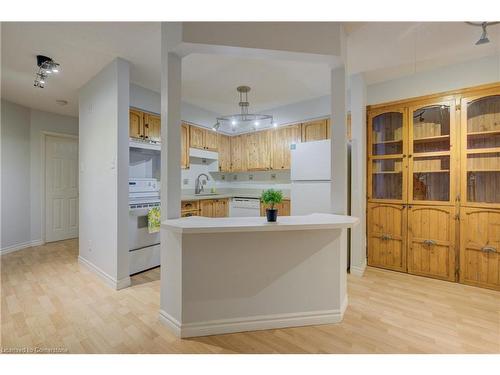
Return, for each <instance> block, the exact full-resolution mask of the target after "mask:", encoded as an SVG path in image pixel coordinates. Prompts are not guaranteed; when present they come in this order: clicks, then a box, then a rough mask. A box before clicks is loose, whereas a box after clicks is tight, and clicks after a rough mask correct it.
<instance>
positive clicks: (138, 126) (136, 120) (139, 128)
mask: <svg viewBox="0 0 500 375" xmlns="http://www.w3.org/2000/svg"><path fill="white" fill-rule="evenodd" d="M129 137H130V138H137V139H143V138H144V122H143V113H142V112H141V111H137V110H135V109H131V110H130V111H129Z"/></svg>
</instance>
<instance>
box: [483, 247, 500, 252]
mask: <svg viewBox="0 0 500 375" xmlns="http://www.w3.org/2000/svg"><path fill="white" fill-rule="evenodd" d="M481 251H482V252H483V253H496V252H497V249H496V247H493V246H483V247H482V248H481Z"/></svg>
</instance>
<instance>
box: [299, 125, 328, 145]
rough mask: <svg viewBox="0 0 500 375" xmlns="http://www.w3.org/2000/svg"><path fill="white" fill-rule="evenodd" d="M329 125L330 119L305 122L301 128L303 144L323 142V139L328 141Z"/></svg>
mask: <svg viewBox="0 0 500 375" xmlns="http://www.w3.org/2000/svg"><path fill="white" fill-rule="evenodd" d="M328 125H329V119H322V120H314V121H308V122H304V123H303V124H302V126H301V128H302V142H311V141H321V140H323V139H328V138H329V135H330V132H329V130H328V127H329V126H328Z"/></svg>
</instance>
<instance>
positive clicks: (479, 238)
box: [460, 207, 500, 290]
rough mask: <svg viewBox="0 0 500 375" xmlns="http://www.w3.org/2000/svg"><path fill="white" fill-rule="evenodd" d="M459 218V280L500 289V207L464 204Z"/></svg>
mask: <svg viewBox="0 0 500 375" xmlns="http://www.w3.org/2000/svg"><path fill="white" fill-rule="evenodd" d="M460 222H461V228H460V281H461V282H462V283H465V284H469V285H474V286H480V287H483V288H489V289H496V290H500V210H499V209H496V210H495V209H491V208H486V207H485V208H470V207H467V208H463V209H462V210H461V217H460Z"/></svg>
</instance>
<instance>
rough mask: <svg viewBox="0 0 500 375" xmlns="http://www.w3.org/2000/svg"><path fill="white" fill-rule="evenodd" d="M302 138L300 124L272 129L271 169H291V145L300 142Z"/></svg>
mask: <svg viewBox="0 0 500 375" xmlns="http://www.w3.org/2000/svg"><path fill="white" fill-rule="evenodd" d="M300 138H301V134H300V125H291V126H283V127H279V128H276V129H274V130H273V131H271V169H290V145H291V144H293V143H299V142H300Z"/></svg>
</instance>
